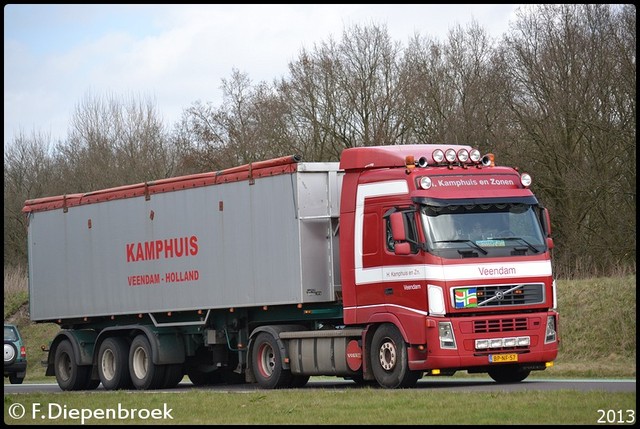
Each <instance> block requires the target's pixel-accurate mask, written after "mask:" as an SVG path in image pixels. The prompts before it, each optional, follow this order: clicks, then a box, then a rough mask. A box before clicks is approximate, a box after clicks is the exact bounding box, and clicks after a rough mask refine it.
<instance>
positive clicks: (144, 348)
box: [129, 334, 165, 390]
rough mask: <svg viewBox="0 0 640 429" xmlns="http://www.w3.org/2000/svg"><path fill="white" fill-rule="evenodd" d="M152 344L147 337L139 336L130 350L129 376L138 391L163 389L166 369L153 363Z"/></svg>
mask: <svg viewBox="0 0 640 429" xmlns="http://www.w3.org/2000/svg"><path fill="white" fill-rule="evenodd" d="M151 353H152V351H151V343H149V339H147V337H146V335H142V334H141V335H138V336H137V337H135V338H134V339H133V341H132V342H131V347H130V349H129V374H130V375H131V381H132V383H133V387H135V388H136V389H138V390H149V389H158V388H160V387H162V384H163V382H164V376H165V367H164V366H163V365H156V364H154V363H153V359H152V354H151Z"/></svg>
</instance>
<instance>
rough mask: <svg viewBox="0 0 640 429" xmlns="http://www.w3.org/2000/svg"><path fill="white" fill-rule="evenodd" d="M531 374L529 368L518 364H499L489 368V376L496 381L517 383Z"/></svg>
mask: <svg viewBox="0 0 640 429" xmlns="http://www.w3.org/2000/svg"><path fill="white" fill-rule="evenodd" d="M529 374H531V370H528V369H522V368H520V367H519V366H518V365H500V366H496V367H494V368H491V369H490V370H489V377H491V378H492V379H493V380H494V381H497V382H498V383H519V382H521V381H522V380H524V379H525V378H527V377H528V376H529Z"/></svg>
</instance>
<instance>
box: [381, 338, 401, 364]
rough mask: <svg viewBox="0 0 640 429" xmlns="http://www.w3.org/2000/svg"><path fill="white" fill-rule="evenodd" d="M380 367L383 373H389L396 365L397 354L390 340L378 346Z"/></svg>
mask: <svg viewBox="0 0 640 429" xmlns="http://www.w3.org/2000/svg"><path fill="white" fill-rule="evenodd" d="M378 357H379V360H380V366H381V367H382V368H383V369H384V370H385V371H391V370H392V369H393V367H394V366H395V365H396V360H397V352H396V346H395V344H394V343H393V341H391V340H387V341H385V342H384V343H382V345H381V346H380V351H379V355H378Z"/></svg>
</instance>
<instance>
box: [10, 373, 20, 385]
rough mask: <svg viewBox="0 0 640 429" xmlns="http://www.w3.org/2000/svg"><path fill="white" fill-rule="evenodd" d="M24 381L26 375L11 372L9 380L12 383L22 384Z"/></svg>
mask: <svg viewBox="0 0 640 429" xmlns="http://www.w3.org/2000/svg"><path fill="white" fill-rule="evenodd" d="M23 381H24V377H22V378H20V377H18V374H16V373H13V374H9V382H10V383H11V384H22V382H23Z"/></svg>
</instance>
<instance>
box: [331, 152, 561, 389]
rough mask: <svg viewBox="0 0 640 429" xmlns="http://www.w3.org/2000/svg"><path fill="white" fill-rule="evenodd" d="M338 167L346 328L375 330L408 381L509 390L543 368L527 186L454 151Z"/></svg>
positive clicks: (536, 246)
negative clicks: (459, 376)
mask: <svg viewBox="0 0 640 429" xmlns="http://www.w3.org/2000/svg"><path fill="white" fill-rule="evenodd" d="M340 167H341V168H342V169H344V171H345V175H344V179H343V190H342V198H341V211H340V219H341V225H340V227H341V234H340V252H341V264H342V288H343V299H344V319H345V322H346V323H347V324H348V325H351V324H355V325H366V326H369V325H376V326H379V325H381V324H386V325H387V326H388V328H387V329H388V331H389V334H387V336H388V337H389V338H390V339H392V338H394V336H396V337H401V338H403V339H404V341H405V343H406V354H407V359H408V366H407V368H406V371H405V372H407V373H409V374H410V373H411V372H417V373H420V372H422V371H424V372H425V373H426V374H428V375H438V374H452V373H455V372H456V371H457V370H459V369H465V370H467V371H469V372H488V373H489V375H490V376H491V377H492V378H494V379H495V380H496V381H520V380H522V379H524V378H526V377H527V376H528V375H529V373H530V371H531V370H540V369H544V368H546V367H547V366H550V365H552V361H553V360H554V359H555V357H556V355H557V351H558V336H557V321H558V320H557V319H558V315H557V313H556V311H555V308H556V291H555V282H554V280H553V276H552V270H551V254H550V252H551V249H552V247H553V241H552V239H551V234H550V222H549V216H548V212H547V210H546V209H544V208H543V207H542V206H541V205H540V203H539V202H538V200H537V199H536V197H535V196H534V194H533V193H532V192H531V190H530V188H529V186H530V185H531V178H530V176H529V175H528V174H520V173H519V172H518V171H517V170H516V169H513V168H510V167H497V166H495V160H494V157H493V155H490V154H489V155H485V156H481V155H480V153H479V151H477V150H474V149H472V148H471V147H469V146H459V145H448V146H446V145H407V146H384V147H367V148H354V149H348V150H345V151H344V152H343V156H342V159H341V164H340ZM372 340H373V337H372ZM365 344H366V343H365ZM378 346H379V345H378ZM382 346H384V344H382ZM371 347H372V348H373V349H376V347H377V345H376V344H372V345H371ZM387 347H388V348H390V349H391V352H392V353H391V356H393V355H394V354H395V355H397V356H400V355H402V353H404V352H405V351H404V350H395V349H394V348H395V347H397V343H396V342H394V341H389V345H388V346H387ZM371 356H372V357H371V361H370V362H369V364H370V365H371V366H373V367H375V366H376V365H378V366H380V367H382V368H384V367H385V366H387V367H390V365H391V363H390V361H386V362H385V358H384V353H381V354H379V356H381V358H380V360H379V362H378V359H377V358H376V357H375V356H378V355H377V354H375V353H371ZM389 359H391V358H389ZM398 377H399V378H401V379H402V378H407V377H408V379H411V376H407V375H405V374H399V375H398ZM414 378H415V377H414Z"/></svg>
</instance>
